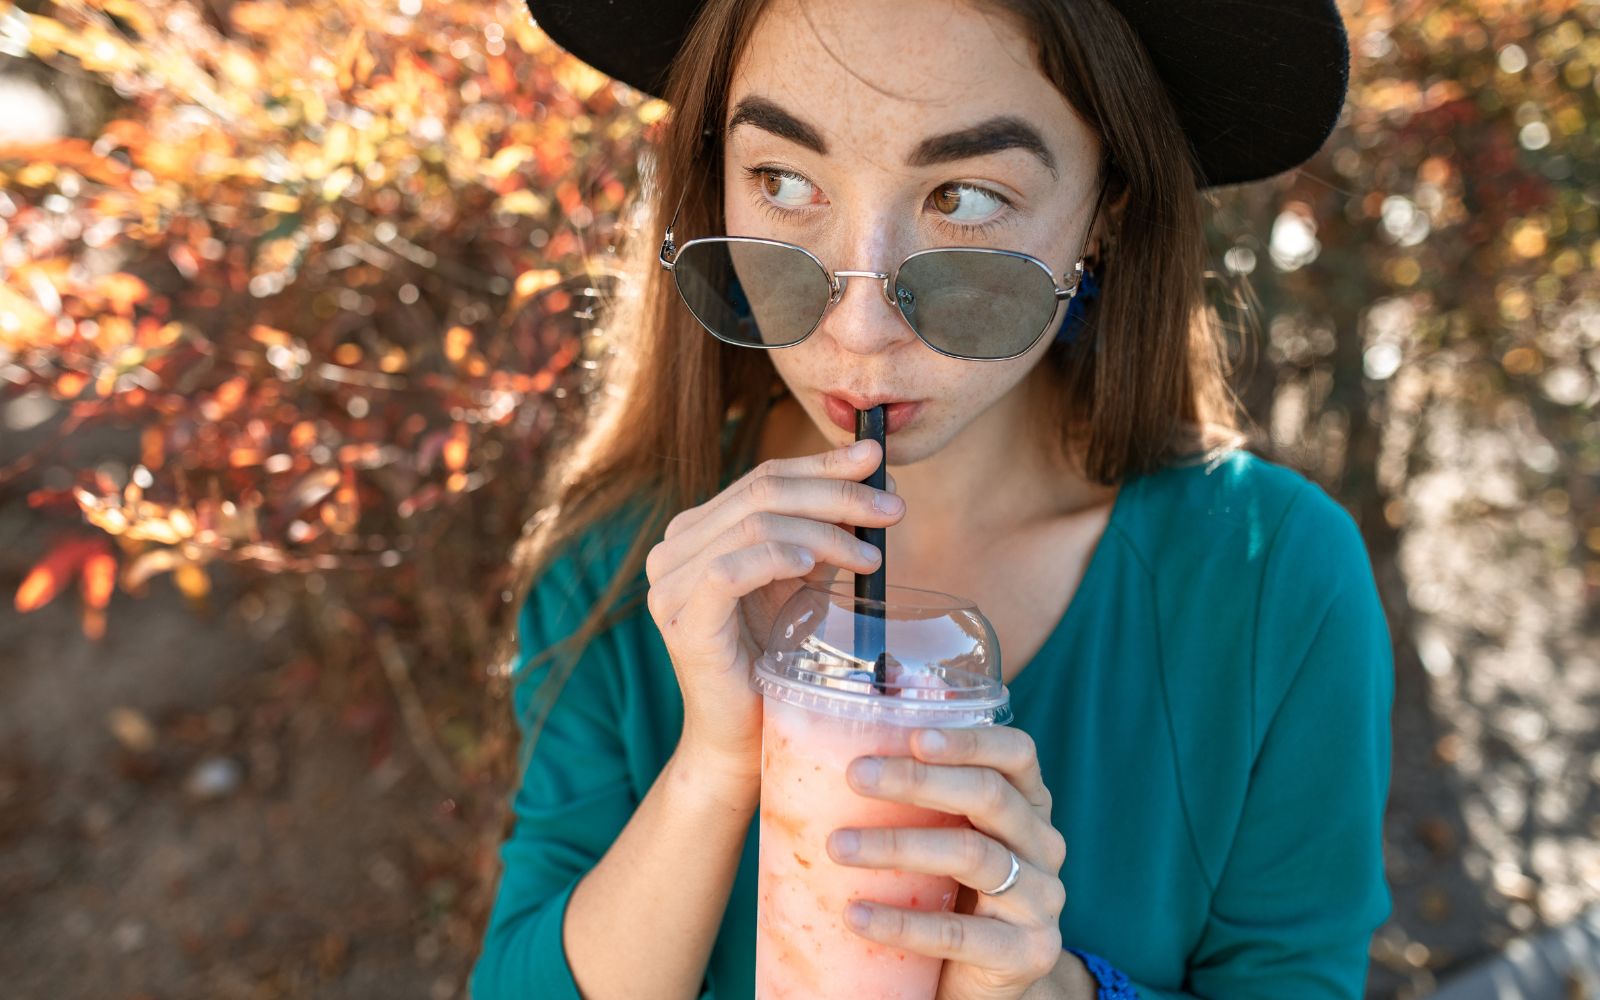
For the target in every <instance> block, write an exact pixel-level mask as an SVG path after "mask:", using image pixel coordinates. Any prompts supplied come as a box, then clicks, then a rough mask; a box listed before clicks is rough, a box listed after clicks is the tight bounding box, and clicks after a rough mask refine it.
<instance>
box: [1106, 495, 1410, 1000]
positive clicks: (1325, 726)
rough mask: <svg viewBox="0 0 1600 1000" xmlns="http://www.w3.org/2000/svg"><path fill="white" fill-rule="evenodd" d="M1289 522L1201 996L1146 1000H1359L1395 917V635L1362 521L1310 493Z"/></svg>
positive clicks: (1269, 567)
mask: <svg viewBox="0 0 1600 1000" xmlns="http://www.w3.org/2000/svg"><path fill="white" fill-rule="evenodd" d="M1289 515H1292V516H1286V517H1285V519H1284V522H1283V524H1282V525H1281V526H1280V530H1279V532H1278V533H1277V536H1276V537H1275V539H1274V541H1273V544H1272V548H1271V550H1270V551H1269V554H1268V557H1267V560H1266V565H1265V570H1264V573H1265V576H1264V580H1263V584H1264V588H1265V589H1264V590H1263V593H1262V598H1261V616H1260V620H1259V623H1258V636H1257V641H1256V647H1255V649H1254V651H1253V654H1254V656H1255V657H1256V660H1257V674H1258V677H1259V678H1261V679H1260V680H1259V681H1258V682H1257V690H1258V693H1257V713H1258V715H1257V718H1258V723H1257V724H1258V726H1259V727H1260V728H1261V730H1262V732H1261V737H1260V743H1259V749H1258V751H1257V753H1256V758H1255V761H1254V764H1253V766H1252V770H1251V775H1250V781H1249V785H1248V789H1247V791H1246V793H1245V799H1244V803H1243V809H1242V813H1241V815H1240V816H1239V820H1238V826H1237V832H1236V833H1235V836H1234V841H1233V844H1232V847H1231V849H1230V851H1229V853H1228V856H1227V859H1226V861H1225V864H1224V865H1223V866H1222V868H1221V870H1220V874H1219V877H1218V880H1217V885H1216V887H1215V891H1214V892H1213V895H1212V902H1211V909H1210V914H1209V917H1208V919H1207V921H1206V924H1205V927H1204V929H1203V930H1202V932H1201V935H1200V938H1199V940H1198V942H1197V944H1196V946H1195V948H1194V950H1193V952H1192V953H1191V954H1190V955H1189V957H1188V961H1187V972H1186V976H1185V982H1184V983H1183V984H1182V985H1183V987H1184V990H1186V991H1188V992H1174V991H1169V990H1160V989H1155V988H1151V987H1147V986H1143V985H1140V984H1138V983H1135V984H1134V985H1135V987H1136V988H1137V989H1138V991H1139V995H1140V996H1141V997H1143V998H1145V1000H1192V998H1207V1000H1221V998H1227V1000H1268V998H1280V997H1296V998H1298V1000H1336V998H1337V1000H1359V998H1360V997H1361V996H1362V995H1363V992H1364V989H1365V982H1366V976H1367V961H1368V958H1367V956H1368V946H1369V943H1370V941H1371V937H1372V934H1373V932H1374V931H1375V930H1376V929H1377V928H1378V926H1379V925H1381V924H1382V922H1383V921H1384V920H1385V919H1386V918H1387V917H1388V915H1389V912H1390V908H1391V897H1390V895H1389V888H1388V884H1387V882H1386V881H1385V879H1384V870H1383V813H1384V806H1385V803H1386V801H1387V798H1388V791H1389V763H1390V731H1389V716H1390V710H1391V708H1392V706H1393V699H1394V661H1393V652H1392V647H1391V645H1390V638H1389V628H1388V624H1387V622H1386V620H1385V618H1384V612H1383V607H1382V604H1381V602H1380V600H1379V597H1378V591H1377V586H1376V583H1375V581H1374V578H1373V573H1372V567H1371V563H1370V562H1369V560H1368V557H1367V553H1366V548H1365V545H1364V543H1363V541H1362V538H1361V534H1360V531H1359V529H1358V528H1357V527H1356V524H1355V521H1354V520H1353V519H1352V518H1351V517H1350V515H1349V514H1348V513H1346V512H1345V511H1344V509H1343V508H1342V507H1340V506H1339V505H1338V504H1337V503H1335V502H1334V501H1333V500H1332V499H1331V498H1329V497H1328V496H1327V494H1325V493H1323V492H1322V490H1321V489H1320V488H1318V487H1316V486H1313V485H1309V484H1308V485H1306V486H1305V487H1303V488H1302V490H1301V491H1300V493H1299V494H1298V495H1297V496H1296V498H1295V501H1294V503H1293V505H1292V506H1291V509H1290V511H1289ZM1274 660H1276V661H1277V662H1279V663H1282V664H1285V665H1288V666H1290V667H1291V669H1288V670H1283V669H1278V668H1277V667H1276V666H1274V665H1273V662H1272V661H1274ZM1296 663H1297V664H1298V665H1297V666H1295V664H1296Z"/></svg>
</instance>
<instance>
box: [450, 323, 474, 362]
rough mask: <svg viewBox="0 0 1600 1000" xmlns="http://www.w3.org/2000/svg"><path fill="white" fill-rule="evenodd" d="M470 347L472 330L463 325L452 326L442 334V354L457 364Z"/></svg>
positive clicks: (464, 356)
mask: <svg viewBox="0 0 1600 1000" xmlns="http://www.w3.org/2000/svg"><path fill="white" fill-rule="evenodd" d="M471 349H472V331H471V330H468V329H467V328H466V327H464V326H452V327H451V328H450V329H449V330H447V331H446V332H445V335H444V356H445V357H447V358H449V359H450V360H451V361H454V362H456V363H457V364H459V363H460V362H461V361H462V360H463V359H464V358H466V356H467V351H469V350H471Z"/></svg>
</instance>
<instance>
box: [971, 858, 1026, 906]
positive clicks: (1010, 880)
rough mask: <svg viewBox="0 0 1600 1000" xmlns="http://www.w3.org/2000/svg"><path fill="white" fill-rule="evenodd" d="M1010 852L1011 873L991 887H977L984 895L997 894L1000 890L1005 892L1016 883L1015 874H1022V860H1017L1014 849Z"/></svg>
mask: <svg viewBox="0 0 1600 1000" xmlns="http://www.w3.org/2000/svg"><path fill="white" fill-rule="evenodd" d="M1010 853H1011V874H1010V875H1007V876H1006V880H1005V881H1004V882H1001V883H1000V884H999V885H997V886H995V887H994V888H993V889H979V890H978V891H979V892H981V893H983V894H984V895H985V896H998V895H1000V894H1001V893H1002V892H1005V891H1006V890H1007V889H1009V888H1011V887H1012V886H1014V885H1016V884H1017V876H1018V875H1021V874H1022V862H1020V861H1018V860H1017V852H1016V851H1011V852H1010Z"/></svg>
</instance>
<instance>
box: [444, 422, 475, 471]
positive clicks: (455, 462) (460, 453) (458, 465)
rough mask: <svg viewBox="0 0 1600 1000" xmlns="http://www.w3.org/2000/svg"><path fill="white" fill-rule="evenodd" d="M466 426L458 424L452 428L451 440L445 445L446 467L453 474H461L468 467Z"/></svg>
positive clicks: (468, 432)
mask: <svg viewBox="0 0 1600 1000" xmlns="http://www.w3.org/2000/svg"><path fill="white" fill-rule="evenodd" d="M470 433H471V432H470V431H468V430H467V425H466V424H456V425H455V426H454V427H452V428H450V440H448V441H446V442H445V443H444V465H445V468H447V469H449V470H451V471H452V472H460V471H461V470H462V469H465V468H466V467H467V446H468V440H469V438H468V435H469V434H470Z"/></svg>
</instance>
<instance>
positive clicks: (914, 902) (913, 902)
mask: <svg viewBox="0 0 1600 1000" xmlns="http://www.w3.org/2000/svg"><path fill="white" fill-rule="evenodd" d="M911 905H912V906H916V905H917V897H915V896H912V897H911Z"/></svg>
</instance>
